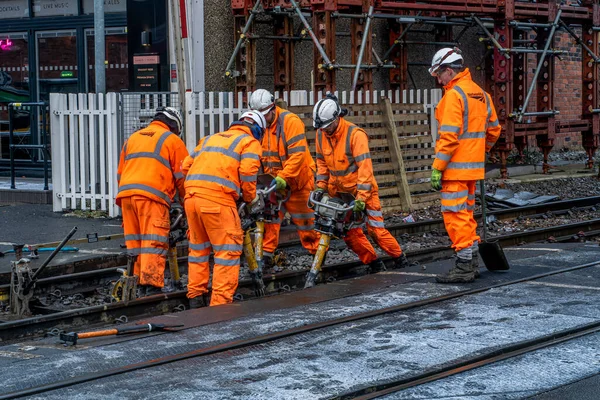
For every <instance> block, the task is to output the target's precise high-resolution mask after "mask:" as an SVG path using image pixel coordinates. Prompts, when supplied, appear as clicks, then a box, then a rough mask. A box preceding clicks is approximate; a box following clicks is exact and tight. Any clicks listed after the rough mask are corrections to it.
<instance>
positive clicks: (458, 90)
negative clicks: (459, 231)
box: [433, 68, 501, 181]
mask: <svg viewBox="0 0 600 400" xmlns="http://www.w3.org/2000/svg"><path fill="white" fill-rule="evenodd" d="M444 89H445V90H446V92H445V94H444V97H442V100H441V101H440V102H439V104H438V105H437V107H436V109H435V118H436V119H437V121H438V127H439V128H438V139H437V142H436V146H435V161H434V162H433V168H435V169H437V170H440V171H443V174H442V179H443V180H456V181H463V180H478V179H483V177H484V175H485V153H486V152H487V151H489V150H490V149H491V148H492V146H493V145H494V143H496V141H497V140H498V137H499V136H500V131H501V127H500V124H499V122H498V116H497V115H496V110H495V108H494V104H493V103H492V100H491V98H490V96H489V94H487V93H486V92H485V91H484V90H482V89H481V88H480V87H479V86H478V85H477V84H476V83H475V82H473V80H472V79H471V73H470V72H469V69H468V68H467V69H465V70H464V71H463V72H461V73H459V74H457V75H456V77H454V79H453V80H452V81H450V83H449V84H448V85H447V86H445V87H444Z"/></svg>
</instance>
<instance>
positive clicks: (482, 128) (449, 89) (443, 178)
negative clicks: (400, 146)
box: [429, 47, 501, 283]
mask: <svg viewBox="0 0 600 400" xmlns="http://www.w3.org/2000/svg"><path fill="white" fill-rule="evenodd" d="M429 73H430V74H431V76H434V77H436V78H437V80H438V82H439V83H440V84H441V85H443V86H444V90H445V93H444V97H442V100H441V101H440V102H439V104H438V105H437V108H436V110H435V117H436V119H437V121H438V126H439V132H438V139H437V142H436V146H435V160H434V162H433V167H432V168H433V171H432V173H431V186H432V187H433V188H434V189H435V190H440V189H441V191H442V215H443V217H444V224H445V226H446V231H447V232H448V236H450V240H451V241H452V248H453V249H454V250H455V251H456V256H457V257H456V263H455V265H454V267H453V268H452V269H451V270H450V271H449V272H448V273H447V274H445V275H439V276H437V277H436V280H437V281H438V282H440V283H450V282H472V281H473V280H475V278H476V277H478V276H479V261H478V257H477V253H478V251H479V240H480V238H479V236H477V231H476V230H477V222H476V221H475V218H473V210H474V208H475V184H476V182H477V180H479V179H484V178H485V155H486V153H488V152H489V151H490V149H491V148H492V146H493V145H494V143H496V140H498V137H499V136H500V131H501V127H500V125H499V123H498V117H497V116H496V110H495V109H494V104H493V103H492V100H491V98H490V95H489V94H488V93H486V92H485V91H484V90H483V89H481V88H480V87H479V86H478V85H477V84H476V83H475V82H473V80H472V79H471V73H470V72H469V69H468V68H465V67H464V61H463V58H462V56H461V51H460V50H459V49H458V48H456V47H455V48H444V49H441V50H439V51H438V52H437V53H435V55H434V56H433V61H432V62H431V68H430V69H429Z"/></svg>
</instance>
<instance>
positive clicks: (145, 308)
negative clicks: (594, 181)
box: [0, 219, 600, 342]
mask: <svg viewBox="0 0 600 400" xmlns="http://www.w3.org/2000/svg"><path fill="white" fill-rule="evenodd" d="M582 230H584V231H586V232H587V233H588V234H589V235H597V234H599V233H600V219H595V220H591V221H584V222H580V223H575V224H569V225H562V226H554V227H551V228H543V229H535V230H532V231H527V232H517V233H513V234H510V235H503V236H496V237H494V239H497V240H498V241H499V242H500V244H501V245H502V246H505V247H507V246H512V245H518V244H522V243H532V242H536V241H540V240H545V239H547V238H548V237H550V236H553V237H555V239H557V241H562V240H569V239H570V238H571V237H572V236H573V235H576V234H578V233H579V232H580V231H582ZM452 254H453V250H452V249H451V248H450V246H438V247H432V248H427V249H421V250H419V251H412V252H410V251H407V256H408V258H409V260H410V261H411V262H414V261H419V262H420V263H424V262H433V261H438V260H440V259H446V258H449V257H451V256H452ZM381 259H382V260H383V261H384V263H386V264H387V265H388V266H390V267H391V266H392V264H393V260H392V258H391V257H389V256H386V257H382V258H381ZM366 268H367V267H366V266H364V265H363V264H362V262H360V261H359V260H355V261H350V262H345V263H340V264H334V265H325V266H323V270H322V275H321V277H322V280H323V281H326V280H328V279H336V280H337V279H340V278H348V277H353V276H357V275H360V274H362V273H364V270H365V269H366ZM307 272H308V270H307V269H303V270H300V271H288V272H283V273H280V274H270V275H265V276H264V281H265V284H266V285H267V289H268V291H269V292H270V293H271V294H274V293H275V292H278V291H281V290H282V289H281V288H282V287H283V286H284V285H286V284H287V285H288V286H292V285H294V284H298V283H300V282H303V281H304V278H305V276H306V273H307ZM239 287H240V288H241V289H247V288H248V289H249V291H248V292H247V293H250V292H251V289H250V288H251V287H252V280H251V279H244V280H242V281H240V283H239ZM185 294H186V292H185V291H177V292H170V293H163V294H159V295H154V296H150V297H144V298H141V299H136V300H134V301H131V302H129V303H128V304H125V303H123V302H117V303H110V304H105V305H98V306H93V307H87V308H80V309H73V310H68V311H61V312H54V313H49V314H46V315H41V316H37V317H32V318H26V319H21V320H15V321H8V322H3V323H0V340H1V341H5V342H6V341H10V340H14V339H16V338H19V337H23V336H29V337H32V336H35V335H38V336H39V332H40V331H41V330H49V329H53V328H57V327H58V328H64V327H65V326H68V325H71V327H73V326H76V325H77V324H76V322H77V323H80V324H81V323H83V324H86V325H91V324H94V323H100V322H106V321H108V320H117V319H118V318H119V317H121V316H126V317H134V318H138V317H143V316H148V315H153V313H154V314H155V315H159V314H164V313H168V312H170V311H172V310H175V309H176V307H178V306H179V305H181V304H186V301H187V300H186V298H185ZM251 297H252V296H248V298H251ZM45 312H51V311H50V310H45Z"/></svg>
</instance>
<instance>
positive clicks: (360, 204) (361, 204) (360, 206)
mask: <svg viewBox="0 0 600 400" xmlns="http://www.w3.org/2000/svg"><path fill="white" fill-rule="evenodd" d="M365 206H366V204H365V202H364V201H362V200H356V201H355V202H354V208H353V209H352V211H354V212H357V211H363V210H364V209H365Z"/></svg>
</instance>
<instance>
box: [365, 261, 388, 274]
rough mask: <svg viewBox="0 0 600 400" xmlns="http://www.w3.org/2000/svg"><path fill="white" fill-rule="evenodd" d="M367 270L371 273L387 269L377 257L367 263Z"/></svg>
mask: <svg viewBox="0 0 600 400" xmlns="http://www.w3.org/2000/svg"><path fill="white" fill-rule="evenodd" d="M369 270H370V273H371V274H375V273H377V272H383V271H387V268H386V267H385V264H384V263H383V261H381V260H380V259H379V258H378V259H376V260H375V261H373V262H371V264H369Z"/></svg>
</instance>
